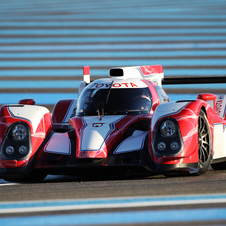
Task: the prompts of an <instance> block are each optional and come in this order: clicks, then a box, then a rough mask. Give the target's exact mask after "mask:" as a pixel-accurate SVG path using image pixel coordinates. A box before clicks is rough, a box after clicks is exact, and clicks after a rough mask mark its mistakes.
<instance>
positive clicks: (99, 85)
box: [90, 82, 138, 89]
mask: <svg viewBox="0 0 226 226" xmlns="http://www.w3.org/2000/svg"><path fill="white" fill-rule="evenodd" d="M110 86H111V84H107V83H94V84H93V85H92V86H90V88H96V89H98V88H109V87H110ZM112 87H114V88H133V87H138V85H137V84H135V83H133V82H122V83H114V84H113V85H112Z"/></svg>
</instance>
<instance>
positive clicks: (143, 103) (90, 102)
mask: <svg viewBox="0 0 226 226" xmlns="http://www.w3.org/2000/svg"><path fill="white" fill-rule="evenodd" d="M151 106H152V96H151V92H150V90H149V89H148V87H142V88H129V89H128V88H114V89H111V88H106V89H103V88H101V89H98V88H86V89H84V90H83V92H82V93H81V95H80V97H79V99H78V102H77V109H76V115H77V116H94V115H98V114H100V115H127V114H145V113H149V112H150V110H151Z"/></svg>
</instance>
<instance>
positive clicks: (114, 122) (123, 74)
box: [0, 65, 226, 181]
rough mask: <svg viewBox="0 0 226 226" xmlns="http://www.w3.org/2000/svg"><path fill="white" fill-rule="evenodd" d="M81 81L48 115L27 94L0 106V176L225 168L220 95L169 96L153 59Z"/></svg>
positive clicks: (31, 177) (222, 99) (86, 70)
mask: <svg viewBox="0 0 226 226" xmlns="http://www.w3.org/2000/svg"><path fill="white" fill-rule="evenodd" d="M89 80H90V79H89V67H84V81H82V82H81V84H80V87H79V97H78V101H77V100H76V99H67V100H60V101H59V102H58V103H57V104H56V105H55V107H54V109H53V112H52V114H51V113H50V112H49V110H48V109H47V108H45V107H42V106H36V105H35V102H34V100H33V99H23V100H20V101H19V103H18V104H13V105H4V106H2V107H1V109H0V143H1V149H0V177H1V178H3V179H5V180H8V181H37V180H42V179H44V178H45V177H46V175H47V174H62V175H66V174H73V175H89V174H91V173H94V174H97V175H98V174H99V175H101V174H110V173H112V174H123V173H133V172H134V173H135V172H145V173H148V174H149V175H154V174H164V175H170V174H175V173H178V174H180V173H187V174H203V173H205V172H206V170H207V169H208V167H209V166H210V164H211V166H212V167H213V169H216V170H217V169H226V139H225V138H226V131H225V126H226V120H225V103H226V96H225V95H218V96H217V95H214V94H210V93H204V94H199V95H198V96H197V99H196V100H184V101H176V102H170V100H169V97H168V96H167V94H166V93H165V91H164V90H163V89H162V81H164V75H163V68H162V66H160V65H154V66H135V67H121V68H112V69H110V77H108V78H103V79H98V80H95V81H93V82H90V81H89Z"/></svg>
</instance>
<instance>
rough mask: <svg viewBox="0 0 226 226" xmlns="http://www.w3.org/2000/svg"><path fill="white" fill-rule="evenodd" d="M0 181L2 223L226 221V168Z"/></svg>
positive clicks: (186, 223) (203, 222)
mask: <svg viewBox="0 0 226 226" xmlns="http://www.w3.org/2000/svg"><path fill="white" fill-rule="evenodd" d="M0 183H1V184H0V199H1V202H0V223H1V225H14V224H15V223H16V224H15V225H150V224H152V225H225V224H226V214H225V213H226V171H213V170H209V171H208V172H207V173H206V174H204V175H201V176H186V177H165V176H163V175H159V176H150V177H131V176H130V177H126V178H121V177H120V178H119V177H118V178H117V177H114V178H106V177H105V178H89V179H85V180H82V179H81V178H77V177H73V176H48V177H47V178H46V179H45V180H44V181H43V182H42V183H7V182H5V181H3V180H0ZM188 216H189V217H188ZM35 220H37V222H34V221H35Z"/></svg>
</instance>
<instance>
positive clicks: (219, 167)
mask: <svg viewBox="0 0 226 226" xmlns="http://www.w3.org/2000/svg"><path fill="white" fill-rule="evenodd" d="M211 167H212V168H213V169H214V170H225V169H226V162H219V163H215V164H211Z"/></svg>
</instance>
